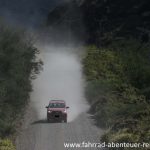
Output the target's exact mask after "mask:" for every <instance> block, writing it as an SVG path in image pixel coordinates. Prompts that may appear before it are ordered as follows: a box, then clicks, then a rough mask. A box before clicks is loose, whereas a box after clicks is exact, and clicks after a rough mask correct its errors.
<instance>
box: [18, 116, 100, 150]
mask: <svg viewBox="0 0 150 150" xmlns="http://www.w3.org/2000/svg"><path fill="white" fill-rule="evenodd" d="M101 134H102V131H100V129H98V128H97V127H96V126H95V125H94V122H93V120H92V119H91V117H90V116H89V115H88V114H86V113H83V114H81V115H80V116H79V117H78V118H76V119H75V120H74V121H73V122H70V123H67V124H65V123H47V122H46V121H44V120H43V121H37V122H34V123H33V124H31V125H30V126H29V127H28V128H26V129H25V130H24V131H23V132H22V133H21V135H20V136H19V137H18V139H17V150H67V149H75V150H78V149H79V150H84V149H86V150H94V149H100V148H65V147H64V143H67V142H70V143H74V142H77V143H82V142H91V143H92V142H95V143H96V142H100V141H99V139H100V136H101Z"/></svg>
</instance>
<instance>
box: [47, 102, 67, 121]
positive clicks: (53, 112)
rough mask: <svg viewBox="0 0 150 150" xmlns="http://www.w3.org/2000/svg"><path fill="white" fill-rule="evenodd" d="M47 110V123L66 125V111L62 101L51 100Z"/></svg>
mask: <svg viewBox="0 0 150 150" xmlns="http://www.w3.org/2000/svg"><path fill="white" fill-rule="evenodd" d="M46 108H47V121H48V122H56V121H57V122H65V123H67V109H68V108H69V107H68V106H66V102H65V101H64V100H51V101H50V102H49V105H48V106H46Z"/></svg>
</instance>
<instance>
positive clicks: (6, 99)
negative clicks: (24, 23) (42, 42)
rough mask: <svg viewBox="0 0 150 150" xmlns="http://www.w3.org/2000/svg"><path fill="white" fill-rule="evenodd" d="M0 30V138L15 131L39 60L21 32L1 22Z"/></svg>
mask: <svg viewBox="0 0 150 150" xmlns="http://www.w3.org/2000/svg"><path fill="white" fill-rule="evenodd" d="M0 33H1V35H0V137H6V136H9V135H10V134H12V133H14V132H15V124H16V121H17V119H18V118H19V117H20V116H21V115H22V110H23V109H24V107H25V106H26V104H27V103H28V100H29V97H30V92H31V91H32V86H31V80H32V79H34V78H35V77H36V75H37V74H38V73H39V70H40V69H41V65H42V62H41V61H39V60H37V59H36V54H38V53H39V51H38V50H37V49H36V48H35V47H34V46H33V44H32V42H31V39H30V38H29V37H27V35H26V33H25V32H24V31H18V30H15V29H11V28H9V27H4V26H3V25H0Z"/></svg>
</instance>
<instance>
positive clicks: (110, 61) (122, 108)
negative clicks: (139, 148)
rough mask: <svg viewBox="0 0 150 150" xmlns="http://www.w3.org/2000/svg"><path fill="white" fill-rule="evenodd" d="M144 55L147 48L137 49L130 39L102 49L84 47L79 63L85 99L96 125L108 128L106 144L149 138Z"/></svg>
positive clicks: (147, 63) (149, 67)
mask: <svg viewBox="0 0 150 150" xmlns="http://www.w3.org/2000/svg"><path fill="white" fill-rule="evenodd" d="M148 54H149V45H143V46H141V45H140V42H139V41H138V40H133V39H129V40H123V41H116V42H113V43H112V45H109V46H108V47H105V48H96V47H95V46H90V47H88V48H87V55H86V56H85V58H84V60H83V64H84V72H85V74H86V76H87V88H86V96H87V99H88V101H89V102H90V103H91V112H92V113H93V114H94V116H95V118H96V120H97V124H98V125H100V126H101V127H105V128H110V130H109V131H108V133H107V134H106V136H105V137H108V138H107V141H112V140H113V141H122V140H129V141H133V142H136V141H139V142H140V141H148V139H149V130H150V127H149V126H148V124H150V120H149V116H150V103H149V98H150V97H149V86H150V84H149V83H150V78H149V76H150V71H149V70H150V61H149V57H148ZM145 89H146V90H145ZM125 129H127V130H125ZM127 131H128V132H127ZM146 131H148V133H146ZM135 137H136V138H135Z"/></svg>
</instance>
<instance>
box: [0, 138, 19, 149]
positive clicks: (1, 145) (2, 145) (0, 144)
mask: <svg viewBox="0 0 150 150" xmlns="http://www.w3.org/2000/svg"><path fill="white" fill-rule="evenodd" d="M0 150H16V148H15V147H14V145H13V143H12V142H11V141H10V140H8V139H5V140H0Z"/></svg>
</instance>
